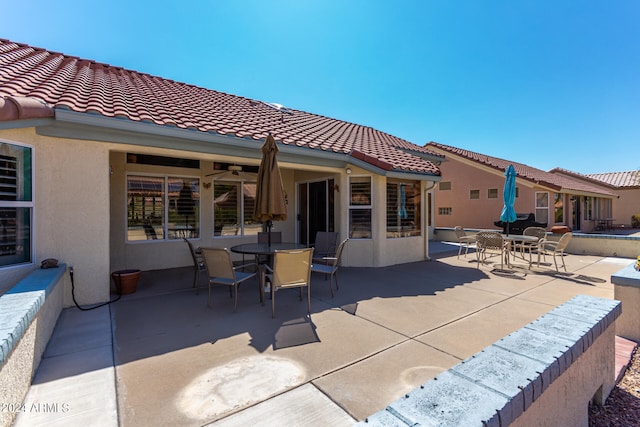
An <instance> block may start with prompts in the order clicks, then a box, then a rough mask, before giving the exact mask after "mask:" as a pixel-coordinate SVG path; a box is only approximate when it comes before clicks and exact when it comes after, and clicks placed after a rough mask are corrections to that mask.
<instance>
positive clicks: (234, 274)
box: [200, 248, 258, 312]
mask: <svg viewBox="0 0 640 427" xmlns="http://www.w3.org/2000/svg"><path fill="white" fill-rule="evenodd" d="M200 250H201V251H202V257H203V259H204V265H205V267H206V269H207V275H208V276H209V285H208V287H209V298H208V300H207V306H208V307H210V306H211V286H212V285H213V286H216V285H222V286H229V293H231V291H232V289H233V291H234V292H233V295H232V296H234V295H235V298H234V302H233V311H234V312H235V311H236V307H237V306H238V286H239V285H240V283H242V282H244V281H246V280H249V279H251V278H252V277H256V278H257V277H258V273H257V265H256V264H255V263H249V264H243V265H239V266H235V267H234V266H233V261H232V260H231V252H230V251H229V249H227V248H200ZM248 266H256V271H252V272H245V271H239V270H240V269H244V268H246V267H248Z"/></svg>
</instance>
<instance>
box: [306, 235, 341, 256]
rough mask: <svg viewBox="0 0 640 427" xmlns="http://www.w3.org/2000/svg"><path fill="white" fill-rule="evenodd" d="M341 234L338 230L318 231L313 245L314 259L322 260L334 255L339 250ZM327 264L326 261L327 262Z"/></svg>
mask: <svg viewBox="0 0 640 427" xmlns="http://www.w3.org/2000/svg"><path fill="white" fill-rule="evenodd" d="M338 237H339V234H338V232H336V231H318V232H317V233H316V240H315V242H314V244H313V245H312V246H313V261H314V262H322V261H323V258H325V257H333V256H335V254H336V252H337V246H338ZM325 264H326V263H325Z"/></svg>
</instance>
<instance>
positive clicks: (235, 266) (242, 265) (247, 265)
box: [233, 262, 258, 270]
mask: <svg viewBox="0 0 640 427" xmlns="http://www.w3.org/2000/svg"><path fill="white" fill-rule="evenodd" d="M252 266H255V267H256V268H257V267H258V264H257V263H255V262H249V263H247V264H241V265H234V266H233V269H234V270H236V269H239V268H245V267H252Z"/></svg>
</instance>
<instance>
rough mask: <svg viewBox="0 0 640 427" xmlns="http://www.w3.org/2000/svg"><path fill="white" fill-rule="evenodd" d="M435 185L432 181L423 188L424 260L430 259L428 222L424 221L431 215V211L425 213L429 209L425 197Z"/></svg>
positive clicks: (426, 197)
mask: <svg viewBox="0 0 640 427" xmlns="http://www.w3.org/2000/svg"><path fill="white" fill-rule="evenodd" d="M435 186H436V181H432V184H431V187H428V188H425V189H424V203H423V205H424V211H425V215H424V218H425V222H426V223H425V227H424V228H425V234H424V259H425V260H426V261H431V257H430V256H429V222H428V221H426V220H427V218H429V215H431V212H428V213H427V209H429V206H428V204H427V199H428V193H429V191H431V190H433V188H434V187H435Z"/></svg>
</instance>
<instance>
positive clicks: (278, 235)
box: [258, 231, 282, 243]
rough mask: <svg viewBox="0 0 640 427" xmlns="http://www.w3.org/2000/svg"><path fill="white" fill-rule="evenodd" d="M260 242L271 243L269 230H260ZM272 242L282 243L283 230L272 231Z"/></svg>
mask: <svg viewBox="0 0 640 427" xmlns="http://www.w3.org/2000/svg"><path fill="white" fill-rule="evenodd" d="M258 243H269V232H267V231H259V232H258ZM271 243H282V232H281V231H272V232H271Z"/></svg>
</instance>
